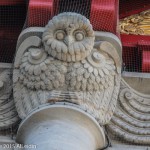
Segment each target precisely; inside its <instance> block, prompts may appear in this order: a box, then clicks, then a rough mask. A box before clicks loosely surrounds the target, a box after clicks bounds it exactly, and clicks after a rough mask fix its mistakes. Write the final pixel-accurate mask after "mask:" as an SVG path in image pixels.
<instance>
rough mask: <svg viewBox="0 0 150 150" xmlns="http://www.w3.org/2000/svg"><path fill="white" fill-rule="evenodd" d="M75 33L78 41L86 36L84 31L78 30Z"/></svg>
mask: <svg viewBox="0 0 150 150" xmlns="http://www.w3.org/2000/svg"><path fill="white" fill-rule="evenodd" d="M74 35H75V38H76V40H77V41H82V40H83V39H84V37H85V34H84V32H82V31H77V32H75V34H74Z"/></svg>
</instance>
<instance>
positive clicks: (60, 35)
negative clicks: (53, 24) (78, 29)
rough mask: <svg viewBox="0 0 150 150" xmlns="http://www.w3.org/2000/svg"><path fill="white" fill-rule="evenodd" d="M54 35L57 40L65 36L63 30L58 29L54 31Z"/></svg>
mask: <svg viewBox="0 0 150 150" xmlns="http://www.w3.org/2000/svg"><path fill="white" fill-rule="evenodd" d="M55 36H56V39H57V40H60V41H61V40H63V39H64V38H65V32H64V31H63V30H58V31H57V32H56V33H55Z"/></svg>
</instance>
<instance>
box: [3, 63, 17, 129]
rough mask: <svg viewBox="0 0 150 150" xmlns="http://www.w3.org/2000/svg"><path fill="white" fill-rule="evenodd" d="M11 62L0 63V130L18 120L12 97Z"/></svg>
mask: <svg viewBox="0 0 150 150" xmlns="http://www.w3.org/2000/svg"><path fill="white" fill-rule="evenodd" d="M11 77H12V64H6V63H5V64H4V63H0V130H3V129H7V128H10V127H11V126H13V125H15V123H17V121H19V117H18V114H17V111H16V108H15V104H14V101H13V97H12V88H13V86H12V78H11Z"/></svg>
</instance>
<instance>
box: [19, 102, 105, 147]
mask: <svg viewBox="0 0 150 150" xmlns="http://www.w3.org/2000/svg"><path fill="white" fill-rule="evenodd" d="M77 107H79V106H77V105H73V104H69V103H56V104H55V105H47V106H45V107H41V108H39V109H36V110H35V111H34V112H33V113H31V114H30V115H29V116H27V118H26V119H25V120H24V121H23V122H22V123H21V125H20V127H19V130H18V134H17V138H16V142H17V143H24V145H36V149H37V150H45V149H50V150H77V149H78V150H96V149H99V148H102V147H104V146H105V135H104V132H103V129H102V127H100V126H99V124H98V123H97V121H96V120H95V119H94V118H93V117H92V116H91V115H88V114H87V113H86V112H84V111H82V110H81V109H80V108H77ZM25 149H26V150H27V149H28V148H25Z"/></svg>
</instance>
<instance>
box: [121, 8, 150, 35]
mask: <svg viewBox="0 0 150 150" xmlns="http://www.w3.org/2000/svg"><path fill="white" fill-rule="evenodd" d="M119 27H120V32H121V33H123V34H135V35H150V9H149V10H146V11H143V12H141V13H140V14H135V15H132V16H129V17H126V18H124V19H121V20H120V22H119Z"/></svg>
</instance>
